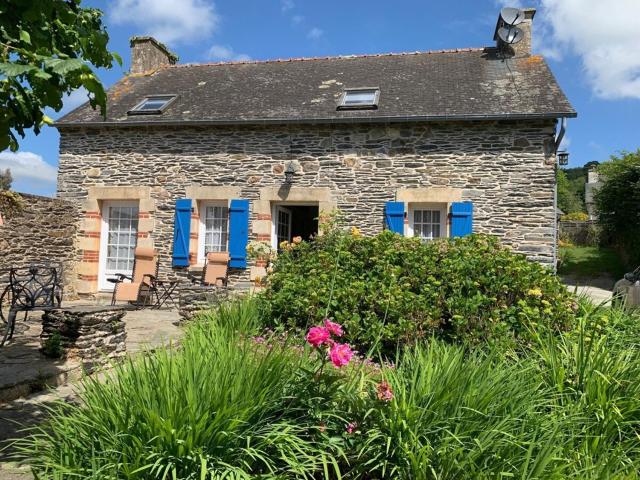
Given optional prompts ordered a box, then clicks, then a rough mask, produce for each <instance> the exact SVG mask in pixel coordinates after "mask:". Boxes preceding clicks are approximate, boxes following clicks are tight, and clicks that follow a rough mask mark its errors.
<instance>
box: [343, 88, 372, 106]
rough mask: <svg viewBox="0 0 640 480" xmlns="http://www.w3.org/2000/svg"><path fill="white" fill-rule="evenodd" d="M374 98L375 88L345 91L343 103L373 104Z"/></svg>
mask: <svg viewBox="0 0 640 480" xmlns="http://www.w3.org/2000/svg"><path fill="white" fill-rule="evenodd" d="M375 100H376V91H375V90H354V91H347V92H346V93H345V96H344V104H345V105H373V103H374V102H375Z"/></svg>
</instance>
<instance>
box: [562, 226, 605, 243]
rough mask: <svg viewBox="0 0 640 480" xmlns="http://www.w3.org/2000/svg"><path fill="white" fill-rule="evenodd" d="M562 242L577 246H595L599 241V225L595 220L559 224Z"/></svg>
mask: <svg viewBox="0 0 640 480" xmlns="http://www.w3.org/2000/svg"><path fill="white" fill-rule="evenodd" d="M558 226H559V237H560V240H563V241H568V242H571V243H573V244H575V245H583V246H593V245H597V244H598V241H599V231H598V225H597V223H596V222H595V221H593V220H588V221H586V222H564V221H563V222H559V225H558Z"/></svg>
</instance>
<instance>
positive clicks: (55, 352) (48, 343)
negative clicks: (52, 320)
mask: <svg viewBox="0 0 640 480" xmlns="http://www.w3.org/2000/svg"><path fill="white" fill-rule="evenodd" d="M42 354H43V355H44V356H45V357H49V358H62V356H63V355H64V347H63V345H62V335H60V332H58V331H57V330H56V331H55V332H53V333H52V334H51V335H50V336H49V338H47V339H46V340H45V341H44V343H43V345H42Z"/></svg>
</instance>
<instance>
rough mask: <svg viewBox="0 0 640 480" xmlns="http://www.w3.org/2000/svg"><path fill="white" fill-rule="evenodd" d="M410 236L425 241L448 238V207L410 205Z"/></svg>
mask: <svg viewBox="0 0 640 480" xmlns="http://www.w3.org/2000/svg"><path fill="white" fill-rule="evenodd" d="M408 233H409V236H410V237H418V238H420V239H422V240H423V241H429V240H433V239H435V238H442V237H446V236H447V205H446V204H445V203H442V204H438V203H433V204H410V205H409V232H408Z"/></svg>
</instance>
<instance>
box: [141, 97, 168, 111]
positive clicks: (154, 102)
mask: <svg viewBox="0 0 640 480" xmlns="http://www.w3.org/2000/svg"><path fill="white" fill-rule="evenodd" d="M169 100H171V97H166V98H148V99H147V100H145V102H144V103H143V104H142V105H140V106H139V107H138V108H136V110H160V109H161V108H162V107H164V106H165V105H166V104H167V102H169Z"/></svg>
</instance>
